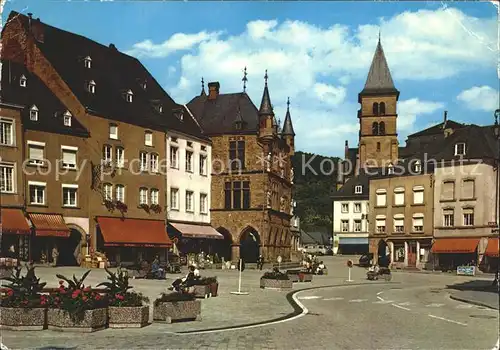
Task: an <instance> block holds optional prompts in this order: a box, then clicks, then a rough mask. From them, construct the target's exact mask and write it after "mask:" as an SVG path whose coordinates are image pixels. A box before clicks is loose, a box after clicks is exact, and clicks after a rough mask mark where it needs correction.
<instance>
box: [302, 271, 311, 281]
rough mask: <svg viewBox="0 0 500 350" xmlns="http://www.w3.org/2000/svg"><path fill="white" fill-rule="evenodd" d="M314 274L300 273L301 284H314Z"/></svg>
mask: <svg viewBox="0 0 500 350" xmlns="http://www.w3.org/2000/svg"><path fill="white" fill-rule="evenodd" d="M312 279H313V274H312V273H302V272H301V273H299V282H312Z"/></svg>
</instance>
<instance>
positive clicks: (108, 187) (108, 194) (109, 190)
mask: <svg viewBox="0 0 500 350" xmlns="http://www.w3.org/2000/svg"><path fill="white" fill-rule="evenodd" d="M102 191H103V193H104V200H108V201H112V200H113V185H112V184H109V183H106V184H104V185H103V186H102Z"/></svg>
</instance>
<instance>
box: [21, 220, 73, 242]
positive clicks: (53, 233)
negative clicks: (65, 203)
mask: <svg viewBox="0 0 500 350" xmlns="http://www.w3.org/2000/svg"><path fill="white" fill-rule="evenodd" d="M29 217H30V220H31V222H32V223H33V226H35V235H36V236H38V237H66V238H67V237H69V228H68V226H66V223H65V222H64V219H63V217H62V215H60V214H29Z"/></svg>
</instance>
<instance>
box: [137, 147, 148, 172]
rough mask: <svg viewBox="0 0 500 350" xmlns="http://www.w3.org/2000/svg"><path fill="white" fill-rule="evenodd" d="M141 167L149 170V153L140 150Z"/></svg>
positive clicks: (142, 169) (143, 169)
mask: <svg viewBox="0 0 500 350" xmlns="http://www.w3.org/2000/svg"><path fill="white" fill-rule="evenodd" d="M139 161H140V162H139V169H140V170H141V171H147V170H148V169H149V154H148V152H139Z"/></svg>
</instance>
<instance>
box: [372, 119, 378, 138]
mask: <svg viewBox="0 0 500 350" xmlns="http://www.w3.org/2000/svg"><path fill="white" fill-rule="evenodd" d="M372 135H378V123H377V122H373V124H372Z"/></svg>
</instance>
